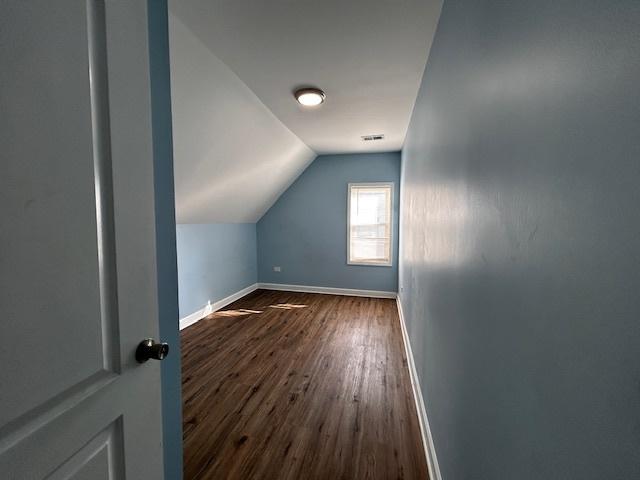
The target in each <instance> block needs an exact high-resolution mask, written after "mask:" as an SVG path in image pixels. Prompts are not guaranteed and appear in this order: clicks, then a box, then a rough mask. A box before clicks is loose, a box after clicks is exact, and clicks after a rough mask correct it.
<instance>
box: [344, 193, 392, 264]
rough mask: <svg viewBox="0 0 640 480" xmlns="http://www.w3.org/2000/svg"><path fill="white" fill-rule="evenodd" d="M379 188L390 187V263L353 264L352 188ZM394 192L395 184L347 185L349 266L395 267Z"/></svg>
mask: <svg viewBox="0 0 640 480" xmlns="http://www.w3.org/2000/svg"><path fill="white" fill-rule="evenodd" d="M352 187H358V188H363V187H364V188H366V187H371V188H379V187H389V188H390V194H389V195H390V197H389V202H390V205H389V209H390V215H389V261H388V262H377V261H371V262H352V261H351V188H352ZM393 192H394V184H393V182H367V183H365V182H357V183H349V184H347V265H361V266H366V267H391V266H393V228H394V226H393V217H394V215H393V199H394V196H393Z"/></svg>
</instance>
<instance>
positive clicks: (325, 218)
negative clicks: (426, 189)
mask: <svg viewBox="0 0 640 480" xmlns="http://www.w3.org/2000/svg"><path fill="white" fill-rule="evenodd" d="M349 182H394V187H395V188H394V195H395V198H394V205H393V206H394V214H393V222H394V234H393V240H394V246H393V266H391V267H377V266H356V265H347V184H348V183H349ZM399 185H400V154H399V153H397V152H396V153H373V154H351V155H323V156H319V157H318V158H316V159H315V160H314V161H313V163H312V164H311V165H310V166H309V167H308V168H307V169H306V170H305V171H304V172H303V173H302V175H300V177H298V179H297V180H296V181H295V182H294V183H293V184H292V185H291V186H290V187H289V189H288V190H287V191H286V192H285V193H284V194H282V196H281V197H280V198H279V199H278V201H277V202H276V203H275V204H274V205H273V206H272V207H271V208H270V209H269V211H268V212H267V213H266V214H265V215H264V216H263V217H262V218H261V219H260V221H259V222H258V277H259V279H260V282H264V283H283V284H290V285H308V286H316V287H338V288H355V289H362V290H381V291H390V292H395V291H397V285H398V283H397V280H398V270H397V266H398V261H397V259H398V255H397V252H398V234H397V229H398V204H399V190H400V188H399ZM274 266H281V267H282V272H274V271H273V267H274Z"/></svg>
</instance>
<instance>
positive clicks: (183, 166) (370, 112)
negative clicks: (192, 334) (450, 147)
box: [169, 0, 442, 223]
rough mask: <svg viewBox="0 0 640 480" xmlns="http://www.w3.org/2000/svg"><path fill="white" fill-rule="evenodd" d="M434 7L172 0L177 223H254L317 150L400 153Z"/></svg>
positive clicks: (365, 0) (421, 2) (425, 0)
mask: <svg viewBox="0 0 640 480" xmlns="http://www.w3.org/2000/svg"><path fill="white" fill-rule="evenodd" d="M441 5H442V1H441V0H396V1H391V0H351V1H348V2H344V1H342V0H326V1H325V2H323V4H322V6H321V8H318V5H317V3H316V2H313V1H311V0H295V1H293V0H272V1H269V2H265V1H264V0H244V1H242V2H231V1H223V0H170V2H169V8H170V12H171V14H170V19H169V29H170V46H171V82H172V86H171V87H172V108H173V124H174V125H173V130H174V161H175V184H176V216H177V221H178V223H222V222H233V223H239V222H256V221H257V220H258V219H260V218H261V217H262V215H263V214H264V213H265V212H266V211H267V210H268V209H269V208H270V207H271V205H273V203H274V202H275V201H276V200H277V198H278V197H279V196H280V195H281V194H282V192H284V191H285V190H286V188H287V187H288V186H289V185H290V184H291V183H292V182H293V181H294V180H295V179H296V178H297V177H298V176H299V175H300V174H301V173H302V171H304V169H305V168H306V167H307V166H308V165H309V164H310V163H311V162H312V161H313V159H314V158H315V157H316V154H326V153H364V152H390V151H398V150H400V149H401V148H402V145H403V143H404V138H405V134H406V130H407V127H408V124H409V120H410V117H411V113H412V110H413V105H414V103H415V98H416V95H417V92H418V88H419V85H420V82H421V79H422V73H423V70H424V67H425V63H426V60H427V56H428V52H429V49H430V47H431V42H432V39H433V35H434V32H435V28H436V25H437V22H438V18H439V14H440V9H441ZM303 86H317V87H320V88H322V89H323V90H324V91H325V92H326V94H327V97H326V100H325V102H324V103H323V104H322V105H321V106H319V107H314V108H304V107H302V106H301V105H299V104H298V103H297V102H296V101H295V99H294V97H293V92H294V91H295V90H296V89H297V88H298V87H303ZM378 134H383V135H384V139H383V140H376V141H367V142H365V141H363V139H362V137H363V136H366V135H378Z"/></svg>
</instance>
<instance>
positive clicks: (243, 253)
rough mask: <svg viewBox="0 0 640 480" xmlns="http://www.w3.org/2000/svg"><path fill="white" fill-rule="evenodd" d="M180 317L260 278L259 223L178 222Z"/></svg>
mask: <svg viewBox="0 0 640 480" xmlns="http://www.w3.org/2000/svg"><path fill="white" fill-rule="evenodd" d="M177 244H178V292H179V298H180V318H183V317H185V316H187V315H189V314H191V313H193V312H195V311H197V310H199V309H201V308H202V307H204V306H205V305H206V304H207V301H209V300H211V303H213V302H216V301H218V300H222V299H223V298H225V297H228V296H229V295H231V294H232V293H236V292H237V291H239V290H242V289H243V288H245V287H248V286H250V285H253V284H254V283H256V282H257V281H258V275H257V271H256V265H257V258H256V255H257V249H256V225H255V224H254V223H217V224H197V225H195V224H194V225H178V226H177Z"/></svg>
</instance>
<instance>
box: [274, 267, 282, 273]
mask: <svg viewBox="0 0 640 480" xmlns="http://www.w3.org/2000/svg"><path fill="white" fill-rule="evenodd" d="M273 271H274V272H281V271H282V267H273Z"/></svg>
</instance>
